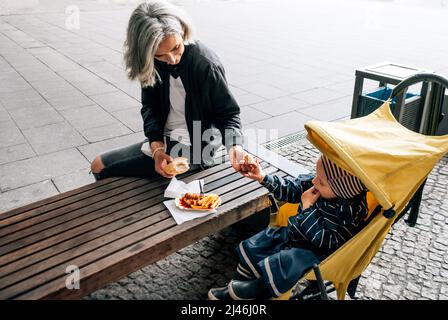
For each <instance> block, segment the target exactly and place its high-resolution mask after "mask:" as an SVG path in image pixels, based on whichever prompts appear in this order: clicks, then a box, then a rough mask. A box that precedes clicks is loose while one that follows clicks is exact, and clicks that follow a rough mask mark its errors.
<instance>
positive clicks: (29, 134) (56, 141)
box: [23, 122, 87, 154]
mask: <svg viewBox="0 0 448 320" xmlns="http://www.w3.org/2000/svg"><path fill="white" fill-rule="evenodd" d="M23 134H24V135H25V136H26V138H27V140H28V141H29V143H30V145H31V146H32V147H33V149H34V150H35V151H36V152H37V154H47V153H51V152H55V151H59V150H63V149H68V148H70V147H76V146H80V145H83V144H86V143H87V141H86V140H85V139H84V138H83V137H82V136H81V135H80V134H79V133H78V132H77V131H76V130H75V129H73V128H72V126H70V125H69V124H68V123H67V122H61V123H56V124H50V125H47V126H43V127H39V128H32V129H27V130H24V131H23Z"/></svg>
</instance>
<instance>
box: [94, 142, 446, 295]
mask: <svg viewBox="0 0 448 320" xmlns="http://www.w3.org/2000/svg"><path fill="white" fill-rule="evenodd" d="M277 152H278V153H279V154H281V155H282V156H285V157H287V158H288V159H290V160H292V161H294V162H297V163H299V164H301V165H303V166H304V167H306V168H307V169H308V170H310V171H312V172H313V171H314V164H315V162H316V160H317V158H318V157H319V152H318V151H317V150H316V149H315V148H314V146H312V145H311V144H310V143H309V142H308V141H307V140H302V141H300V142H297V143H294V144H292V145H288V146H286V147H283V148H281V149H279V150H277ZM239 239H240V237H238V234H237V233H236V232H235V231H234V230H232V229H231V228H229V229H226V230H224V231H223V232H221V233H219V234H217V235H214V236H211V237H208V238H204V239H203V240H201V241H198V242H197V243H195V244H193V245H190V246H189V247H187V248H185V249H183V250H181V251H179V252H177V253H175V254H173V255H171V256H169V257H167V258H165V259H164V260H161V261H159V262H157V263H156V264H154V265H151V266H149V267H146V268H143V269H141V270H139V271H138V272H135V273H133V274H131V275H130V276H129V277H126V278H124V279H122V280H120V281H119V282H118V283H115V284H112V285H109V286H107V287H105V288H104V289H101V290H98V291H96V292H95V293H93V294H91V295H90V296H88V297H87V299H161V300H163V299H206V297H207V291H208V289H209V288H211V287H219V286H223V285H225V284H226V283H227V282H228V280H229V279H230V278H231V276H232V274H233V271H234V270H235V266H236V264H237V260H236V255H235V252H234V247H235V245H237V243H238V240H239ZM447 279H448V157H445V158H443V159H442V160H441V161H440V162H439V164H437V166H436V167H435V168H434V169H433V171H432V173H431V174H430V175H429V177H428V180H427V182H426V187H425V189H424V193H423V198H422V203H421V207H420V214H419V218H418V220H417V225H416V226H415V227H409V226H408V225H407V224H406V223H405V222H404V219H401V220H400V221H399V222H398V223H397V224H395V225H394V226H393V228H392V230H391V232H390V233H389V235H388V236H387V237H386V240H385V241H384V243H383V246H382V247H381V249H380V251H379V252H378V253H377V255H376V256H375V257H374V259H373V260H372V262H371V264H370V265H369V267H368V268H367V269H366V270H365V272H364V273H363V276H362V277H361V280H360V282H359V285H358V291H357V297H358V298H360V299H384V300H388V299H393V300H396V299H430V300H440V299H448V280H447ZM333 297H334V296H333Z"/></svg>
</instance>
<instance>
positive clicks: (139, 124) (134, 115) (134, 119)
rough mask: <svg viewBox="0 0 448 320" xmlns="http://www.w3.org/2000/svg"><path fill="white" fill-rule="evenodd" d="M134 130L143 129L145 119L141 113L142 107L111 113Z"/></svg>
mask: <svg viewBox="0 0 448 320" xmlns="http://www.w3.org/2000/svg"><path fill="white" fill-rule="evenodd" d="M111 114H112V115H113V116H114V117H115V118H117V119H118V120H120V121H121V123H123V124H124V125H126V126H127V127H128V128H129V129H131V130H132V131H134V132H139V131H143V120H142V116H141V114H140V107H132V108H129V109H124V110H120V111H115V112H112V113H111Z"/></svg>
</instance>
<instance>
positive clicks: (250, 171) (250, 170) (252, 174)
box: [240, 159, 266, 183]
mask: <svg viewBox="0 0 448 320" xmlns="http://www.w3.org/2000/svg"><path fill="white" fill-rule="evenodd" d="M255 163H256V164H247V163H245V161H244V160H243V161H242V163H241V165H242V166H243V167H244V168H245V170H243V171H240V172H241V174H242V175H243V176H245V177H246V178H249V179H253V180H256V181H258V182H259V183H261V181H263V179H264V177H265V175H266V174H265V173H264V171H263V168H262V167H261V165H260V160H258V159H256V160H255Z"/></svg>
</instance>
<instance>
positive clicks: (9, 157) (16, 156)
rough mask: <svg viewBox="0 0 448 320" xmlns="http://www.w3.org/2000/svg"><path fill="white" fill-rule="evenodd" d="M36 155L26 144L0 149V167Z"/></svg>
mask: <svg viewBox="0 0 448 320" xmlns="http://www.w3.org/2000/svg"><path fill="white" fill-rule="evenodd" d="M35 155H36V153H35V152H34V150H33V149H32V148H31V147H30V145H29V144H27V143H22V144H17V145H13V146H9V147H4V148H0V165H1V164H5V163H8V162H14V161H18V160H22V159H27V158H31V157H34V156H35Z"/></svg>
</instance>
